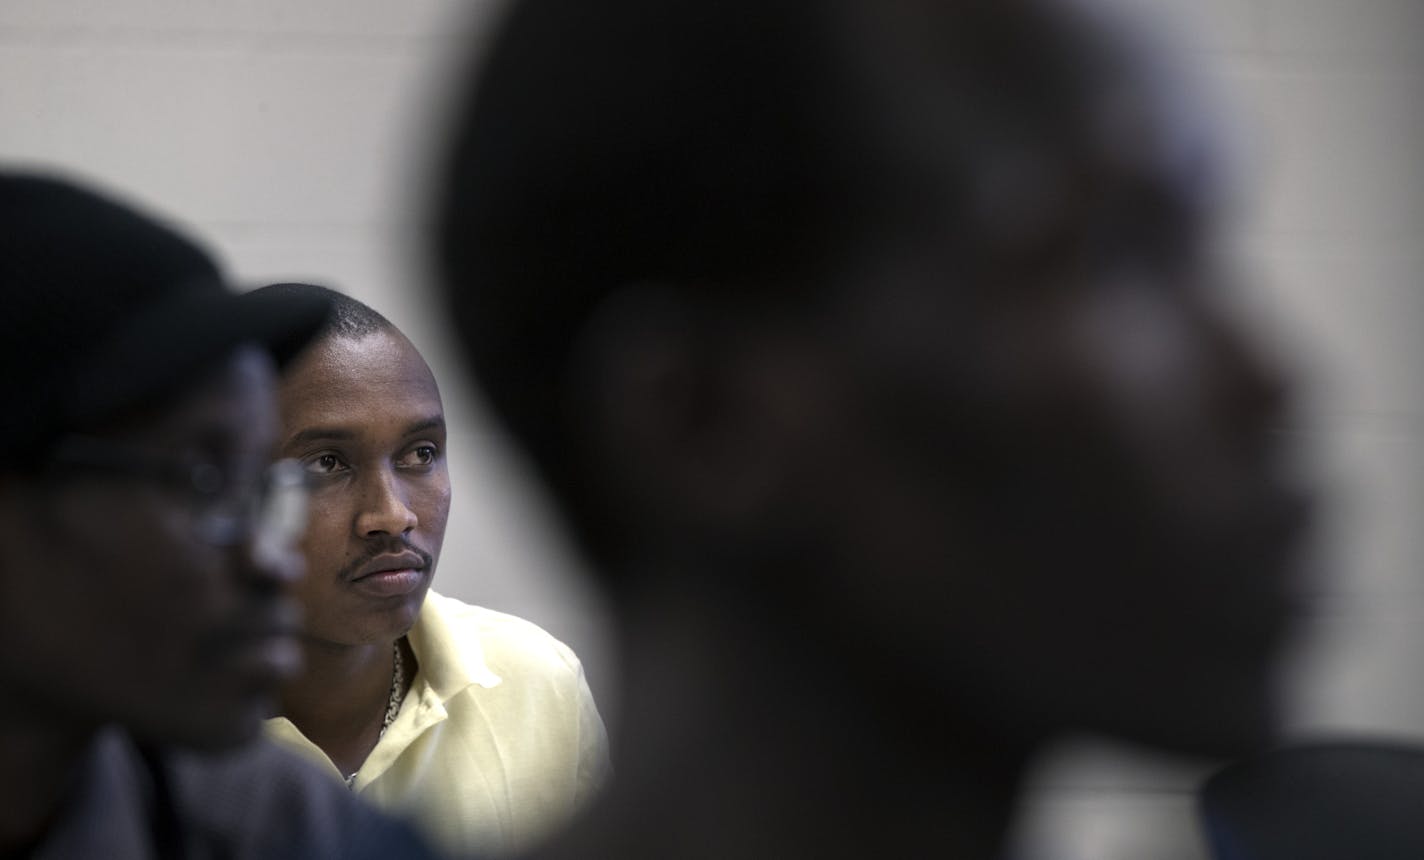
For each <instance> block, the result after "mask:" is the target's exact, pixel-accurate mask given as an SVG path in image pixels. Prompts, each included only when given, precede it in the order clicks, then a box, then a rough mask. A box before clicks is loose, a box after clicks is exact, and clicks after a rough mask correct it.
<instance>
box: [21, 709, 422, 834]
mask: <svg viewBox="0 0 1424 860" xmlns="http://www.w3.org/2000/svg"><path fill="white" fill-rule="evenodd" d="M33 856H34V857H35V858H43V860H81V858H90V857H96V858H97V857H103V858H123V859H124V860H127V858H154V860H170V858H184V859H185V860H237V858H253V860H256V858H262V860H267V859H268V858H293V860H295V858H327V857H332V858H372V860H376V858H380V860H393V858H407V857H409V858H429V857H432V856H433V855H432V854H431V852H430V851H429V850H428V849H427V848H426V847H425V846H424V845H423V844H422V843H421V842H420V841H419V840H418V839H417V838H416V837H415V836H414V835H413V834H412V833H411V832H410V831H409V830H408V829H407V828H406V826H405V825H404V824H400V823H398V822H395V821H393V820H392V819H390V818H388V817H386V816H384V815H383V814H381V813H378V812H376V811H375V810H374V809H371V808H370V807H368V806H366V805H365V804H363V803H362V802H360V801H359V800H357V799H356V798H355V797H353V796H352V795H351V793H350V792H349V791H347V790H346V789H345V788H344V787H343V786H341V785H340V784H339V783H333V782H332V780H330V779H329V778H328V777H327V776H326V775H325V774H323V773H320V772H319V771H317V770H315V769H314V768H312V767H310V766H309V765H308V764H307V763H306V762H303V761H300V760H299V759H297V758H296V757H294V756H291V755H290V754H288V753H285V752H283V751H281V750H279V749H277V748H276V747H274V746H272V745H270V744H269V743H267V742H266V741H259V742H256V743H252V744H249V745H247V746H245V747H243V748H241V749H240V750H237V751H235V752H230V753H224V754H220V755H204V754H197V753H189V752H178V751H173V750H164V751H162V752H158V751H153V750H148V749H141V748H140V747H139V746H138V745H136V744H135V743H134V742H133V740H132V739H130V738H129V737H128V736H127V735H125V734H124V733H123V732H121V731H118V730H109V731H105V732H103V733H101V734H100V735H99V737H98V738H96V739H95V742H94V744H93V746H92V747H91V748H90V751H89V754H88V756H87V758H86V760H85V761H84V763H83V765H82V766H81V769H80V771H79V773H78V774H77V780H76V785H75V786H74V789H73V790H72V792H71V794H70V797H69V800H68V802H67V803H66V805H65V807H64V808H63V809H62V810H60V812H59V815H58V817H57V819H56V820H55V822H54V824H53V825H52V826H51V828H50V830H49V833H48V834H47V836H46V837H45V839H44V841H42V842H41V843H40V845H39V846H38V848H37V849H36V850H35V853H34V855H33Z"/></svg>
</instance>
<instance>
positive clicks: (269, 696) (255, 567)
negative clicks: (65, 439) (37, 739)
mask: <svg viewBox="0 0 1424 860" xmlns="http://www.w3.org/2000/svg"><path fill="white" fill-rule="evenodd" d="M274 397H275V381H274V371H273V369H272V364H271V361H270V359H268V358H267V356H266V354H265V353H261V352H258V351H257V350H255V349H246V348H245V349H243V350H241V351H239V352H238V353H236V354H235V355H234V356H233V357H232V358H231V359H230V360H229V361H228V362H227V363H226V364H225V365H223V367H222V368H221V369H220V370H219V371H218V372H216V373H215V374H214V375H212V376H211V377H209V378H207V379H206V380H205V381H204V382H203V384H201V385H198V386H196V387H194V388H192V389H191V390H190V391H189V392H187V393H185V394H184V395H183V396H182V397H181V398H180V399H178V400H177V401H175V402H173V403H171V404H169V405H167V406H165V407H162V408H159V409H154V410H150V411H147V412H145V413H143V414H142V415H138V416H134V417H132V418H130V419H127V420H125V421H124V422H123V423H122V424H120V425H116V426H112V427H105V428H99V429H98V430H96V431H95V432H94V433H92V434H89V435H91V436H93V437H96V438H97V439H98V440H99V441H98V442H97V443H96V444H99V445H101V446H104V447H106V448H111V449H114V450H120V451H128V452H134V451H137V452H145V454H144V455H145V456H154V457H162V458H165V459H166V460H168V461H169V462H174V463H186V464H196V463H202V464H209V465H210V466H211V467H213V468H215V469H216V470H217V473H218V474H220V475H221V476H222V477H221V485H222V486H223V487H234V488H240V489H239V494H240V495H242V496H243V498H242V499H239V501H240V502H243V503H250V502H251V501H252V499H251V496H250V495H249V493H250V492H251V491H252V490H253V489H254V488H255V487H257V486H258V485H259V484H260V481H261V476H262V474H263V473H264V470H265V469H266V467H267V464H268V462H269V461H270V458H271V448H272V442H273V440H274V437H275V431H276V410H275V400H274ZM116 456H121V455H116ZM203 468H205V469H206V468H207V466H205V467H203ZM205 474H206V475H207V476H208V477H209V478H210V477H211V475H212V474H213V473H212V472H211V471H208V472H206V473H205ZM205 480H207V478H205ZM208 504H209V500H206V498H205V497H203V496H202V495H201V494H195V493H194V486H193V485H192V484H191V483H189V484H187V485H186V486H185V485H184V484H183V482H175V481H166V480H165V481H159V480H151V479H148V478H144V477H140V476H137V475H116V474H98V473H90V472H85V471H77V472H74V473H69V474H64V475H62V476H52V475H51V476H46V477H44V478H38V479H33V480H28V479H13V480H12V479H6V480H5V482H4V483H3V484H0V508H3V512H4V516H3V523H0V530H3V537H4V542H5V545H6V546H7V547H8V548H9V549H8V550H7V560H6V562H5V565H4V567H3V573H0V636H3V641H4V644H3V647H0V677H3V679H4V683H5V685H6V688H7V689H8V690H9V694H8V695H7V697H6V701H7V705H6V707H7V708H11V709H16V710H20V711H25V710H27V709H33V716H34V717H35V718H36V719H40V720H44V721H46V722H49V723H52V724H53V725H56V726H62V725H65V724H71V725H74V726H76V727H83V726H86V725H91V726H92V725H95V724H98V723H101V722H118V723H121V724H124V725H126V726H128V727H129V728H131V729H132V730H133V731H134V732H135V733H136V734H138V735H139V736H142V737H145V738H149V739H153V740H160V741H165V742H177V743H184V744H191V745H195V746H203V747H213V746H222V745H227V744H231V743H235V742H238V741H242V740H245V739H247V738H249V737H251V736H252V735H253V734H255V733H256V732H257V731H258V729H259V727H260V725H261V720H262V719H263V718H264V717H266V716H268V715H269V714H270V711H271V709H272V707H273V704H274V699H273V693H274V689H275V686H276V685H277V684H278V683H279V682H280V681H281V680H283V679H285V678H286V677H288V676H289V675H291V674H292V673H293V672H294V671H296V669H297V667H298V664H299V660H300V654H299V650H298V648H297V643H296V639H295V633H296V625H297V619H298V615H299V610H298V607H297V606H296V604H295V602H294V601H293V600H292V599H291V598H290V597H289V596H288V595H287V594H286V593H285V588H286V586H287V585H288V584H290V582H291V581H292V580H293V579H295V578H296V577H297V576H298V575H299V574H300V570H301V567H300V559H299V558H298V557H297V556H296V554H295V553H289V554H288V556H287V557H286V558H285V559H271V558H265V559H262V560H258V559H256V558H254V555H253V553H252V550H251V544H250V542H243V543H241V544H240V545H236V546H218V545H213V544H212V543H211V542H205V539H204V537H203V528H202V525H201V522H200V519H201V518H202V516H203V512H204V510H206V509H207V508H206V506H207V505H208Z"/></svg>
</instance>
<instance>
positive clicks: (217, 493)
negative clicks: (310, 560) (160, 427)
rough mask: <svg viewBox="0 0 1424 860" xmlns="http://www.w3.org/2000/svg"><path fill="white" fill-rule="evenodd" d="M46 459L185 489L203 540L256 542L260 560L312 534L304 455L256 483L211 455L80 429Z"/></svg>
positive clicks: (60, 466) (53, 464)
mask: <svg viewBox="0 0 1424 860" xmlns="http://www.w3.org/2000/svg"><path fill="white" fill-rule="evenodd" d="M46 459H47V463H48V465H49V467H50V470H51V471H52V472H55V471H57V472H59V473H61V474H67V473H79V472H83V473H91V474H102V475H109V476H114V477H123V478H135V479H140V480H148V481H154V482H157V483H160V484H163V485H166V486H168V487H170V488H172V489H174V490H177V491H179V492H182V493H185V494H186V495H187V496H188V503H189V507H190V509H191V511H192V514H193V525H194V533H195V535H196V536H197V538H198V539H199V540H201V541H203V542H204V543H208V544H212V545H213V546H236V545H238V544H240V543H242V542H243V541H245V540H248V539H251V540H252V542H253V551H254V553H255V554H256V555H257V557H258V558H259V559H264V560H266V559H276V558H280V557H281V555H282V554H283V553H286V552H288V551H290V550H291V548H292V547H294V546H295V545H296V544H297V541H299V540H301V537H302V534H303V533H304V532H305V531H306V522H307V496H308V493H309V489H308V485H307V474H306V470H304V469H303V468H302V467H301V464H300V463H298V462H297V461H296V460H278V461H277V462H275V463H272V464H270V465H269V466H267V468H266V469H265V470H264V471H263V473H262V474H261V476H260V477H259V478H258V479H257V481H256V482H253V481H243V480H236V479H234V478H233V476H232V475H230V474H228V473H227V472H226V471H224V469H223V468H222V467H221V466H219V465H218V464H216V463H213V462H211V461H208V460H203V459H200V458H193V457H182V456H177V455H174V454H170V453H166V452H163V451H157V450H154V449H151V448H144V447H141V446H138V445H133V444H130V443H127V442H122V441H119V440H116V439H105V438H102V437H98V436H82V435H75V434H71V435H68V436H65V437H63V438H62V439H60V440H59V442H58V443H57V444H56V445H55V446H54V447H53V448H52V449H51V450H50V452H49V455H48V457H47V458H46Z"/></svg>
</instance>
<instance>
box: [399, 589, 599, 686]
mask: <svg viewBox="0 0 1424 860" xmlns="http://www.w3.org/2000/svg"><path fill="white" fill-rule="evenodd" d="M426 606H427V610H428V612H429V613H430V614H431V615H432V616H433V618H434V619H438V621H439V623H440V624H441V625H442V626H443V627H444V628H445V630H446V631H447V633H448V635H449V636H450V637H451V639H452V640H454V642H455V644H456V646H457V647H460V648H462V649H463V650H467V651H469V650H476V649H477V650H478V652H479V653H480V654H481V655H482V656H483V659H484V662H485V664H486V665H487V666H488V667H489V669H490V670H491V671H492V672H494V673H495V674H496V675H500V676H504V675H506V674H516V675H520V676H527V674H528V673H530V672H536V673H555V674H559V675H570V676H580V675H582V673H583V667H582V665H581V664H580V663H579V659H578V656H577V655H576V654H574V652H573V649H571V648H570V647H569V646H568V645H565V644H564V643H563V642H561V641H560V640H559V639H558V638H556V637H555V636H553V635H552V634H550V633H549V632H548V631H546V630H545V629H544V628H542V627H540V626H539V625H537V624H535V623H534V622H532V621H528V620H526V619H523V618H520V617H518V616H516V615H510V614H508V613H506V612H500V611H498V610H494V609H489V608H487V607H484V606H476V605H474V604H471V603H465V602H464V601H462V600H457V599H456V598H453V597H446V596H445V595H442V594H437V593H435V592H433V591H432V592H430V593H429V594H428V595H427V597H426Z"/></svg>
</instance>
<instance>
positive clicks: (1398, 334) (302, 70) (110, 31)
mask: <svg viewBox="0 0 1424 860" xmlns="http://www.w3.org/2000/svg"><path fill="white" fill-rule="evenodd" d="M1121 2H1127V3H1135V4H1138V5H1149V6H1157V7H1162V8H1163V9H1164V10H1165V11H1166V12H1167V13H1168V14H1169V15H1171V16H1173V18H1174V19H1175V20H1176V21H1177V22H1178V25H1177V26H1176V27H1175V28H1174V29H1176V30H1177V31H1178V32H1179V34H1180V38H1181V41H1182V43H1183V44H1184V46H1185V52H1186V54H1187V56H1188V58H1189V59H1190V60H1191V61H1192V62H1194V63H1195V65H1196V66H1197V70H1198V73H1199V74H1200V75H1201V77H1202V78H1203V79H1204V80H1205V82H1206V83H1207V85H1208V89H1209V90H1212V91H1214V95H1215V96H1217V97H1220V98H1221V99H1222V100H1224V102H1225V103H1226V104H1227V105H1229V107H1230V111H1229V113H1228V115H1229V116H1230V117H1231V118H1232V119H1231V121H1230V122H1229V123H1228V125H1229V126H1230V127H1232V128H1233V129H1234V130H1235V132H1236V136H1237V138H1238V139H1239V141H1240V142H1241V144H1242V165H1243V175H1244V178H1245V180H1246V182H1245V187H1244V193H1243V199H1242V203H1243V206H1242V211H1241V215H1240V226H1239V230H1238V231H1237V236H1238V237H1239V243H1238V244H1239V248H1238V250H1237V256H1238V259H1239V261H1240V265H1241V267H1242V269H1243V271H1245V272H1246V273H1247V274H1249V275H1251V276H1252V278H1253V283H1254V284H1255V286H1254V288H1253V290H1252V291H1251V292H1250V293H1248V294H1247V300H1248V302H1249V304H1250V305H1251V306H1253V307H1255V308H1257V309H1258V310H1260V311H1261V312H1262V313H1261V314H1260V315H1259V317H1260V321H1261V323H1262V324H1263V325H1265V326H1267V327H1268V329H1269V330H1270V331H1271V332H1272V333H1273V334H1275V335H1277V336H1279V338H1280V340H1281V343H1282V344H1283V346H1284V347H1285V348H1287V349H1288V350H1294V349H1295V348H1296V347H1302V346H1304V347H1308V348H1309V350H1310V351H1311V366H1312V368H1313V369H1314V370H1315V371H1316V372H1315V374H1314V377H1313V378H1314V379H1316V380H1317V382H1318V383H1319V384H1318V385H1317V387H1316V388H1315V389H1314V391H1315V395H1314V396H1313V397H1312V399H1311V400H1310V401H1309V402H1308V404H1307V407H1306V410H1305V414H1304V415H1303V418H1302V432H1303V435H1304V437H1305V439H1306V440H1307V443H1308V445H1309V448H1310V450H1311V451H1312V452H1313V453H1314V455H1315V459H1316V462H1317V463H1318V464H1319V467H1320V471H1321V472H1322V474H1323V475H1324V477H1325V478H1326V480H1327V482H1328V486H1329V487H1330V489H1331V490H1332V495H1331V501H1330V503H1329V504H1328V505H1327V509H1326V514H1327V519H1326V525H1327V528H1326V529H1325V535H1324V537H1325V539H1324V540H1323V542H1322V551H1321V557H1322V559H1323V560H1324V562H1325V563H1324V564H1323V565H1322V568H1323V569H1324V570H1325V572H1326V574H1327V575H1326V576H1325V577H1323V578H1322V581H1321V584H1320V586H1319V587H1318V589H1317V599H1316V600H1315V606H1316V607H1317V610H1316V612H1315V615H1314V617H1313V619H1312V621H1311V624H1310V628H1309V631H1308V632H1309V636H1308V637H1307V646H1306V647H1305V648H1303V649H1302V652H1301V655H1300V658H1299V660H1298V661H1297V669H1296V672H1295V676H1296V681H1295V683H1294V685H1293V689H1294V691H1295V693H1294V701H1295V707H1294V709H1293V716H1292V722H1293V726H1294V728H1295V731H1296V732H1297V733H1299V734H1302V735H1304V734H1308V733H1311V732H1318V731H1322V730H1328V731H1337V730H1363V731H1371V732H1388V733H1391V734H1402V735H1407V736H1416V737H1418V736H1421V735H1424V682H1421V680H1420V678H1419V676H1418V674H1417V673H1416V672H1415V671H1414V668H1415V667H1416V666H1417V665H1418V662H1419V660H1420V658H1421V657H1424V541H1421V537H1420V534H1421V531H1424V529H1421V524H1424V453H1421V452H1424V385H1421V384H1420V382H1419V380H1418V378H1417V377H1416V372H1417V371H1418V370H1419V369H1420V368H1421V367H1424V354H1421V353H1424V347H1421V346H1420V342H1421V337H1420V336H1419V335H1417V334H1416V332H1417V331H1418V330H1419V329H1420V327H1421V326H1424V289H1421V287H1420V280H1421V273H1422V272H1424V166H1420V165H1418V164H1417V163H1416V162H1417V161H1419V160H1420V159H1421V157H1424V52H1421V50H1420V49H1419V48H1418V47H1417V46H1418V43H1419V42H1420V40H1421V39H1422V38H1424V0H1121ZM493 8H494V3H493V0H490V2H482V0H466V2H459V0H405V2H401V3H390V2H385V0H248V2H243V3H229V2H220V0H0V159H3V161H5V162H7V163H10V164H14V163H16V162H25V163H33V164H42V165H50V166H57V167H60V168H63V169H68V170H74V171H78V172H81V173H83V174H86V175H88V176H91V177H94V178H97V179H99V180H102V181H105V182H108V183H110V184H112V185H114V186H116V187H118V188H122V189H125V190H128V191H131V192H132V193H134V194H136V195H138V196H140V197H142V198H144V199H146V200H148V201H151V202H152V203H153V204H154V205H155V206H156V207H159V208H162V209H164V210H166V211H169V212H172V213H176V214H178V215H180V216H182V217H183V218H184V219H185V220H186V221H187V222H188V223H190V224H191V225H192V226H193V227H194V229H196V230H197V231H199V232H200V233H202V234H203V235H205V236H207V237H208V238H209V239H210V240H211V241H212V242H213V243H214V244H215V246H216V247H217V248H218V249H219V251H220V252H221V254H222V255H223V257H224V258H225V259H226V260H227V262H228V264H229V266H230V268H231V269H232V270H233V271H234V272H236V273H237V274H238V275H239V276H241V277H242V278H244V279H246V280H248V281H251V282H260V281H267V280H277V279H312V280H318V281H321V282H325V283H330V284H334V285H336V286H339V287H341V288H343V289H345V290H347V291H349V292H351V293H352V294H354V295H356V296H358V297H360V298H362V299H364V300H366V301H368V302H370V303H371V304H373V305H374V306H376V307H377V308H378V309H380V310H381V311H383V312H384V313H386V314H387V315H388V316H390V317H391V318H392V319H393V320H394V321H395V322H396V323H397V324H398V325H400V326H401V327H402V328H403V329H405V330H406V331H407V333H408V334H410V335H411V336H412V338H413V339H414V340H415V341H416V342H417V343H418V344H419V345H420V346H421V347H422V348H423V349H424V350H425V351H426V353H427V356H428V357H429V358H430V360H431V363H432V365H433V366H434V367H435V370H436V374H437V376H439V377H440V379H441V381H442V385H443V388H444V392H445V397H446V401H447V407H448V409H449V411H450V413H451V422H452V435H451V441H452V458H453V471H454V480H455V481H456V501H455V510H454V512H453V516H452V520H451V527H450V533H449V535H448V536H447V540H446V545H445V553H444V557H443V559H442V563H441V566H440V572H439V577H438V587H439V588H442V589H444V590H445V591H446V592H448V593H450V594H453V595H456V596H459V597H462V598H465V599H468V600H473V601H478V602H482V603H485V604H487V605H491V606H494V607H496V608H500V609H506V610H509V611H513V612H516V613H519V614H522V615H525V616H527V617H530V618H532V619H534V620H536V621H538V622H540V623H542V624H544V625H545V626H546V627H548V628H550V629H551V630H553V631H554V632H555V633H556V634H557V635H560V636H561V637H563V638H565V639H566V640H568V641H569V642H570V643H572V644H573V645H574V646H575V647H576V648H577V649H578V650H579V651H580V653H581V654H582V655H583V656H584V658H585V662H586V663H587V664H588V669H589V674H590V677H591V680H592V682H593V683H594V685H595V689H596V691H600V692H602V693H603V698H604V700H605V705H606V708H607V709H608V710H609V711H614V710H615V705H616V703H615V702H613V701H612V698H611V682H612V680H613V677H614V673H615V671H616V664H615V661H614V655H613V654H612V653H611V649H610V643H609V642H608V639H607V636H606V632H605V630H606V615H605V612H604V608H603V607H602V606H601V605H600V604H599V602H598V601H597V599H596V596H595V595H594V594H593V593H592V592H591V591H590V590H589V588H588V587H587V585H586V584H585V583H584V581H583V579H582V578H581V577H580V576H578V575H577V566H576V564H575V563H574V561H573V560H572V559H571V557H570V554H569V553H568V551H567V547H566V546H565V545H564V544H563V543H562V542H561V541H560V540H559V538H558V536H557V534H556V533H554V532H551V531H549V530H548V529H547V528H546V527H545V526H544V525H542V524H541V523H542V522H543V521H542V519H541V510H542V508H541V500H540V499H539V498H538V497H537V494H536V493H534V492H533V491H531V490H529V489H528V488H527V487H525V486H524V485H523V484H521V483H520V482H519V480H518V465H517V464H513V463H511V462H510V461H509V460H508V459H507V458H506V457H505V456H504V453H503V451H502V449H501V447H500V445H499V440H498V439H497V438H496V437H494V435H493V434H492V433H491V432H490V431H489V430H488V429H487V427H486V425H485V423H484V421H483V419H482V417H481V414H480V408H479V403H478V401H477V399H476V398H475V397H474V396H472V395H471V394H470V393H469V392H467V391H466V390H465V385H464V380H463V379H462V377H461V375H460V374H459V372H458V371H457V370H456V362H455V361H454V360H453V352H452V350H451V349H450V346H449V344H448V342H447V340H446V336H445V333H444V331H443V329H442V328H441V327H440V325H439V323H438V316H437V314H436V313H435V311H434V310H433V309H432V308H431V307H430V306H429V305H428V303H427V302H426V301H425V298H424V293H423V286H424V285H423V277H424V272H423V269H422V266H421V264H420V259H421V258H420V254H419V245H418V240H419V236H420V234H419V227H418V223H417V222H418V219H419V217H420V211H421V210H420V198H419V194H418V191H419V184H420V181H421V177H422V171H423V170H425V169H426V168H427V167H428V164H429V159H428V157H427V152H428V149H427V147H428V145H429V131H430V128H431V123H432V121H433V118H434V117H436V116H438V115H439V113H440V102H441V99H442V97H443V95H444V92H445V90H444V82H445V81H446V79H447V72H448V71H449V68H450V66H451V64H452V62H453V58H455V57H457V56H460V55H462V54H463V53H464V52H465V51H466V49H467V48H468V45H466V44H464V42H465V41H466V40H465V39H464V38H463V36H464V35H465V34H467V33H468V32H469V27H470V26H472V25H478V24H479V22H481V21H483V20H487V19H488V16H489V15H490V14H491V12H492V10H493ZM1198 774H1199V770H1198V769H1196V768H1193V767H1190V766H1188V765H1185V764H1183V763H1180V762H1172V761H1169V760H1162V759H1158V758H1154V757H1150V756H1146V755H1143V754H1141V753H1136V752H1133V751H1127V750H1122V749H1116V748H1106V747H1103V746H1100V745H1096V744H1092V743H1089V742H1083V743H1076V744H1071V745H1067V744H1065V746H1064V748H1063V749H1062V750H1061V751H1060V752H1059V753H1057V754H1056V755H1054V756H1052V757H1051V758H1050V760H1049V761H1047V762H1045V764H1044V766H1043V768H1042V769H1041V771H1040V772H1039V773H1038V774H1037V775H1036V777H1035V779H1034V785H1035V788H1034V790H1033V791H1032V792H1031V794H1030V796H1029V798H1028V800H1027V802H1026V803H1025V808H1024V814H1023V816H1022V819H1023V820H1022V824H1021V826H1020V828H1019V840H1018V841H1019V848H1018V853H1019V855H1020V856H1021V857H1022V858H1027V859H1028V860H1040V859H1041V860H1200V858H1202V857H1203V856H1204V854H1203V849H1202V847H1201V845H1200V843H1199V840H1198V838H1197V837H1196V836H1195V833H1194V830H1193V828H1194V824H1193V819H1192V814H1191V798H1190V791H1191V787H1192V785H1193V783H1194V781H1195V779H1196V778H1197V776H1198Z"/></svg>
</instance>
